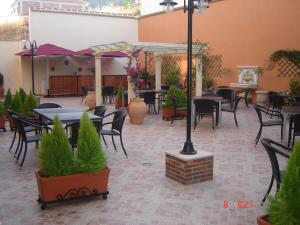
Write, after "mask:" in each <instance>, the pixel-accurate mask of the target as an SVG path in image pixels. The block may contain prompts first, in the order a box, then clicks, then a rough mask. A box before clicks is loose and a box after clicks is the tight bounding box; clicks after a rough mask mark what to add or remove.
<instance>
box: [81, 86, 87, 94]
mask: <svg viewBox="0 0 300 225" xmlns="http://www.w3.org/2000/svg"><path fill="white" fill-rule="evenodd" d="M88 91H89V89H88V87H86V86H81V87H80V92H81V94H82V95H83V96H87V94H88Z"/></svg>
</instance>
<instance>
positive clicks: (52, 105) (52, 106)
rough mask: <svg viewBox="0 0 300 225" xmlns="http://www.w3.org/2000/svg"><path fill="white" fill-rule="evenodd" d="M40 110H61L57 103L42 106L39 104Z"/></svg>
mask: <svg viewBox="0 0 300 225" xmlns="http://www.w3.org/2000/svg"><path fill="white" fill-rule="evenodd" d="M37 108H38V109H47V108H61V106H60V105H58V104H56V103H50V102H49V103H42V104H39V105H38V107H37Z"/></svg>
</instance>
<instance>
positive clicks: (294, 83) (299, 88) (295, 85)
mask: <svg viewBox="0 0 300 225" xmlns="http://www.w3.org/2000/svg"><path fill="white" fill-rule="evenodd" d="M289 85H290V91H291V94H292V95H298V94H299V92H300V85H299V81H298V80H295V79H291V80H290V83H289Z"/></svg>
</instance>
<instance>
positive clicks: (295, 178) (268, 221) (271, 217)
mask: <svg viewBox="0 0 300 225" xmlns="http://www.w3.org/2000/svg"><path fill="white" fill-rule="evenodd" d="M299 178H300V142H297V143H296V145H295V147H294V149H293V151H292V153H291V155H290V159H289V161H288V165H287V167H286V170H285V172H284V175H283V179H282V183H281V185H280V190H279V192H278V193H277V194H276V195H275V197H269V198H268V201H269V206H268V209H267V211H268V215H264V216H261V217H259V218H257V224H258V225H299V224H300V213H299V206H300V188H299V187H300V179H299Z"/></svg>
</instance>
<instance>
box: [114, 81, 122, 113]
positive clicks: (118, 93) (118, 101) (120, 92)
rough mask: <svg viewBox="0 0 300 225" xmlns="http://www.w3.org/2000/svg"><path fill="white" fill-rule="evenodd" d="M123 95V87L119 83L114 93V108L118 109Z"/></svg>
mask: <svg viewBox="0 0 300 225" xmlns="http://www.w3.org/2000/svg"><path fill="white" fill-rule="evenodd" d="M123 96H124V88H123V86H122V85H120V86H119V87H118V90H117V94H116V100H115V105H116V109H119V108H121V107H122V106H123Z"/></svg>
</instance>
